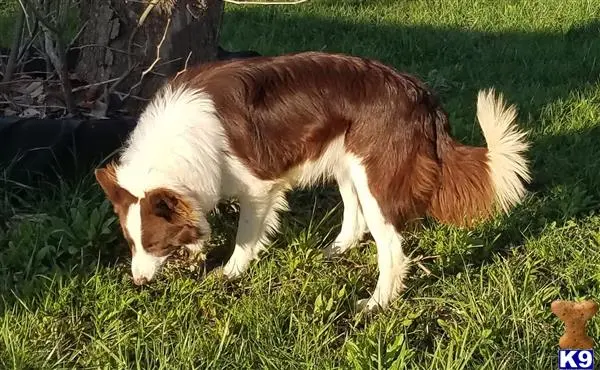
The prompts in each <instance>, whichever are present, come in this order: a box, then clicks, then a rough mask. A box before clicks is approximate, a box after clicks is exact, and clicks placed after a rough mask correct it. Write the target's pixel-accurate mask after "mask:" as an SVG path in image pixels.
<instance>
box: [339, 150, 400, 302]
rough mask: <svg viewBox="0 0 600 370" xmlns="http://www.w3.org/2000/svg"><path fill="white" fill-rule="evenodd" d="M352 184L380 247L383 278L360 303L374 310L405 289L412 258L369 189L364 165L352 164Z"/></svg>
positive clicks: (355, 161) (380, 273)
mask: <svg viewBox="0 0 600 370" xmlns="http://www.w3.org/2000/svg"><path fill="white" fill-rule="evenodd" d="M350 171H351V176H352V182H353V184H354V187H355V189H356V193H357V194H358V198H359V200H360V204H361V206H362V210H363V213H364V218H365V220H366V223H367V226H368V227H369V230H370V232H371V234H372V235H373V238H374V239H375V243H376V245H377V264H378V267H379V279H378V280H377V286H376V287H375V290H374V292H373V294H372V295H371V297H370V298H369V299H362V300H360V301H359V302H358V304H357V305H358V308H359V309H363V308H366V309H367V310H372V309H376V308H385V307H387V306H388V305H389V304H390V303H391V301H393V300H394V299H395V298H396V297H397V296H398V294H399V293H400V291H401V290H402V289H403V288H404V285H403V283H402V280H403V279H404V276H405V275H406V272H407V270H408V262H409V259H408V258H407V257H406V256H405V255H404V253H403V251H402V236H401V235H400V233H399V232H398V231H397V230H396V228H395V226H394V224H393V222H392V220H386V219H385V217H384V215H383V214H382V212H381V208H380V204H379V202H378V201H377V199H376V198H375V197H374V196H373V194H372V193H371V191H370V190H369V179H368V178H367V174H366V172H365V168H364V166H363V165H362V164H361V163H360V161H358V160H352V161H351V165H350Z"/></svg>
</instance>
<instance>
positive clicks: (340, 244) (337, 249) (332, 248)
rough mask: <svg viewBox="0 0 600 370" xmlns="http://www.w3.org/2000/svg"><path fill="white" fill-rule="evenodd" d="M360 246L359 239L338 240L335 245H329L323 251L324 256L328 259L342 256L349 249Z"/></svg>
mask: <svg viewBox="0 0 600 370" xmlns="http://www.w3.org/2000/svg"><path fill="white" fill-rule="evenodd" d="M357 245H358V239H353V240H350V241H345V240H343V239H339V238H336V239H335V240H334V242H333V243H331V244H329V245H328V246H327V247H325V249H323V254H324V255H325V257H327V258H331V257H335V256H340V255H342V254H344V253H346V251H347V250H348V249H351V248H353V247H355V246H357Z"/></svg>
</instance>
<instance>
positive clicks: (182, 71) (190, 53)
mask: <svg viewBox="0 0 600 370" xmlns="http://www.w3.org/2000/svg"><path fill="white" fill-rule="evenodd" d="M191 56H192V52H191V51H190V52H189V53H188V56H187V58H185V64H184V65H183V69H182V70H181V71H179V72H177V74H176V75H175V78H177V77H179V75H180V74H182V73H184V72H185V71H187V67H188V62H189V61H190V57H191Z"/></svg>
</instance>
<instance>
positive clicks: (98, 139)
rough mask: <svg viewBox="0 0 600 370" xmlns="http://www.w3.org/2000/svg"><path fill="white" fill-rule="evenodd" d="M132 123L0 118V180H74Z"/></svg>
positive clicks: (104, 156) (113, 147) (113, 148)
mask: <svg viewBox="0 0 600 370" xmlns="http://www.w3.org/2000/svg"><path fill="white" fill-rule="evenodd" d="M255 56H260V54H259V53H257V52H255V51H251V50H247V51H237V52H231V51H227V50H225V49H223V48H221V47H219V50H218V59H220V60H229V59H239V58H250V57H255ZM75 60H76V58H75ZM75 60H74V61H72V63H73V65H74V64H75ZM42 61H43V62H42ZM45 67H46V66H45V61H44V60H43V58H40V60H36V61H35V63H33V62H32V64H30V65H29V67H27V70H28V72H30V73H32V74H34V75H35V73H36V72H38V73H39V72H43V71H44V70H45ZM38 68H39V70H37V69H38ZM135 124H136V119H134V118H126V117H125V118H122V117H119V118H110V119H91V120H90V119H85V118H84V119H76V118H68V119H38V118H18V117H6V118H2V117H0V179H5V180H6V179H9V180H13V181H17V182H19V183H22V184H26V185H29V186H35V185H37V184H38V183H39V181H38V180H44V181H51V182H52V181H56V180H58V179H62V180H74V179H77V178H79V177H80V176H86V175H89V174H90V173H91V171H92V170H93V169H94V168H95V167H96V166H97V165H99V164H100V163H101V162H102V161H106V160H108V159H109V158H110V157H112V156H113V155H114V154H116V153H117V151H118V150H119V149H120V148H121V146H122V145H123V143H124V142H125V140H126V139H127V137H128V136H129V133H130V132H131V131H132V130H133V129H134V127H135Z"/></svg>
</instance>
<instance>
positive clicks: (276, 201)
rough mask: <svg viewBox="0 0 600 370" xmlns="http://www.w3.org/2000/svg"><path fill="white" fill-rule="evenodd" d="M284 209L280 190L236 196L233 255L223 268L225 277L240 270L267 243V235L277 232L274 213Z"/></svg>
mask: <svg viewBox="0 0 600 370" xmlns="http://www.w3.org/2000/svg"><path fill="white" fill-rule="evenodd" d="M282 208H285V200H284V197H283V193H282V192H279V191H271V192H268V194H267V195H265V196H260V197H252V198H247V199H240V220H239V223H238V230H237V235H236V238H235V249H234V250H233V254H232V255H231V257H230V258H229V261H227V264H226V265H225V267H224V268H223V274H224V275H225V276H226V277H227V278H228V279H235V278H237V277H239V276H240V275H241V274H242V273H244V272H245V271H246V270H247V269H248V266H249V265H250V262H251V261H252V260H254V259H255V258H257V257H258V254H259V252H260V251H261V250H263V249H264V248H265V245H266V244H267V243H268V239H267V236H268V235H267V234H268V233H269V232H275V231H277V228H278V225H279V220H278V214H277V212H278V211H279V210H281V209H282Z"/></svg>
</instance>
